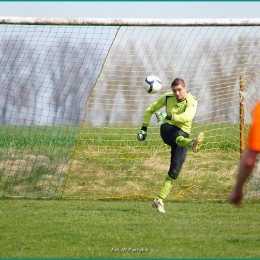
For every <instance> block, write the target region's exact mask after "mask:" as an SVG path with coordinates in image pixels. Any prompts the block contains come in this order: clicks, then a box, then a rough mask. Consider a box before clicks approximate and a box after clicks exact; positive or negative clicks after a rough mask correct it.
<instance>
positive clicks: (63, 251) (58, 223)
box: [0, 200, 260, 258]
mask: <svg viewBox="0 0 260 260" xmlns="http://www.w3.org/2000/svg"><path fill="white" fill-rule="evenodd" d="M165 207H166V214H160V213H157V212H156V211H155V210H154V209H153V208H152V207H151V201H145V202H144V201H82V200H81V201H80V200H75V201H74V200H73V201H72V200H0V214H1V223H0V256H1V258H259V257H260V221H259V212H260V205H259V204H258V203H253V202H252V203H249V202H247V203H246V204H244V205H243V206H242V207H241V208H236V207H234V206H232V205H229V204H225V203H176V202H170V201H169V202H166V204H165Z"/></svg>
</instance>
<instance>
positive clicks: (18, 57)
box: [0, 17, 260, 201]
mask: <svg viewBox="0 0 260 260" xmlns="http://www.w3.org/2000/svg"><path fill="white" fill-rule="evenodd" d="M0 35H1V41H0V63H1V67H0V68H1V74H0V82H1V96H0V106H1V110H0V122H1V131H0V137H1V142H0V146H1V155H2V156H1V159H0V178H1V184H0V196H1V197H2V198H6V197H8V198H12V197H21V198H63V199H90V200H97V199H147V198H148V199H151V198H153V197H155V196H157V194H158V192H159V190H160V188H161V186H162V182H163V180H164V177H165V175H166V174H167V172H168V168H169V164H170V147H168V146H167V145H165V144H164V143H163V142H162V140H161V138H160V133H159V128H160V124H159V123H157V120H156V118H155V116H153V117H152V118H151V122H150V125H149V127H148V136H147V139H146V140H145V141H144V142H139V141H138V140H137V138H136V136H137V133H138V131H139V130H140V127H141V124H142V117H143V113H144V110H145V109H146V108H147V107H148V106H149V105H150V104H151V103H152V102H153V101H154V100H155V99H156V98H158V97H159V96H160V95H162V94H164V93H166V92H169V91H171V89H170V84H171V82H172V80H173V79H174V78H177V77H180V78H183V79H184V81H185V82H186V84H187V88H188V91H190V92H191V93H192V94H194V95H195V96H196V97H197V100H198V109H197V113H196V116H195V119H194V123H193V128H192V132H191V137H195V136H196V135H197V133H199V132H201V131H203V132H204V134H205V140H204V143H203V145H202V147H201V151H200V152H199V153H197V154H194V153H192V152H191V151H188V155H187V159H186V161H185V163H184V166H183V169H182V171H181V173H180V175H179V177H178V179H177V180H176V181H175V182H174V186H173V188H172V191H171V193H170V195H169V197H168V199H169V200H179V201H182V200H192V201H225V200H226V197H227V194H228V192H229V191H230V190H231V188H232V187H233V185H234V181H235V176H236V171H237V165H238V162H239V160H240V155H241V151H242V150H243V149H244V146H245V147H246V138H247V132H248V128H249V125H250V122H251V113H252V109H253V107H254V105H255V103H256V101H257V100H258V99H259V97H260V88H259V85H260V84H259V83H260V82H259V81H260V77H259V68H260V66H259V60H260V19H198V20H191V19H85V18H78V19H74V18H32V17H0ZM151 74H153V75H156V76H158V77H159V78H160V79H161V80H162V85H163V87H162V90H161V91H160V92H159V93H157V94H154V95H151V94H148V93H146V92H145V91H144V89H143V87H142V84H143V80H144V79H145V78H146V76H148V75H151ZM241 87H243V89H241ZM259 182H260V177H259V172H258V171H257V167H256V172H255V173H254V175H253V177H252V178H251V180H250V181H249V185H248V188H247V193H246V194H247V196H246V197H247V198H258V197H259V194H260V193H259Z"/></svg>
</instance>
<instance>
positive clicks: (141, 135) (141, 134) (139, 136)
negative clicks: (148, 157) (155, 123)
mask: <svg viewBox="0 0 260 260" xmlns="http://www.w3.org/2000/svg"><path fill="white" fill-rule="evenodd" d="M146 131H147V127H146V126H142V128H141V130H140V131H139V133H138V134H137V139H138V140H139V141H144V140H145V138H146V136H147V132H146Z"/></svg>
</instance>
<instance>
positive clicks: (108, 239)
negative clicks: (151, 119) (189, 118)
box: [0, 124, 260, 258]
mask: <svg viewBox="0 0 260 260" xmlns="http://www.w3.org/2000/svg"><path fill="white" fill-rule="evenodd" d="M223 127H225V133H229V135H228V136H227V135H222V136H220V135H218V132H221V131H222V129H223ZM136 130H137V129H136V128H133V127H132V128H130V129H119V128H118V129H116V128H105V127H103V128H95V127H92V128H91V127H90V128H84V129H83V131H82V138H81V139H80V142H79V138H78V137H79V132H80V127H6V128H5V127H2V128H1V129H0V155H1V159H0V180H1V182H0V191H1V194H2V199H1V200H0V214H1V222H0V257H1V258H260V224H259V223H260V222H259V212H260V204H259V199H258V197H259V193H258V191H259V189H260V184H259V179H260V178H259V176H256V177H257V178H255V182H253V183H251V184H250V185H251V186H249V187H252V188H250V189H251V190H250V191H251V193H252V194H251V193H249V194H250V196H251V197H250V199H247V200H246V201H245V204H244V205H243V207H241V208H235V207H234V206H232V205H229V204H227V203H226V194H227V193H228V191H229V190H230V189H231V187H232V186H233V183H234V174H235V171H236V165H237V162H238V159H239V145H238V144H239V138H238V127H237V126H223V125H217V124H216V125H211V126H204V127H203V128H202V127H197V128H195V132H194V133H193V135H196V133H197V132H199V131H201V130H203V131H204V133H205V136H206V138H205V144H204V145H203V147H202V149H201V152H200V153H198V154H192V155H190V154H188V160H187V161H186V162H185V165H184V167H183V169H182V173H181V176H180V177H179V178H178V180H177V181H176V182H175V186H174V187H173V191H172V192H171V194H170V195H169V197H168V200H167V201H166V203H165V209H166V214H159V213H157V212H156V211H155V210H154V209H153V208H152V207H151V202H152V199H153V197H154V196H155V195H156V194H157V193H158V191H159V189H160V187H161V184H162V181H163V178H164V177H163V176H164V175H165V173H166V172H167V170H168V166H169V165H168V159H169V149H168V147H165V146H164V147H162V141H161V140H160V138H159V136H158V128H151V129H150V130H149V137H150V140H149V139H148V141H147V142H141V143H140V142H137V140H136ZM77 144H78V146H79V147H78V150H77V153H75V158H74V161H73V167H71V172H70V174H69V178H68V180H69V181H68V184H67V185H66V189H65V191H66V192H65V193H64V194H65V196H64V197H63V199H62V200H61V199H60V198H61V192H62V189H63V187H65V185H64V184H65V179H66V176H67V172H68V169H69V167H70V161H71V160H72V158H73V153H74V151H75V147H76V146H77ZM165 161H167V163H162V162H165ZM104 162H105V163H104ZM220 166H221V167H220ZM151 172H152V174H151ZM252 184H254V185H253V186H252ZM129 192H130V193H131V192H132V193H133V194H134V195H138V196H132V197H131V196H128V197H127V196H126V197H127V199H125V200H120V199H118V198H117V199H114V198H113V196H115V195H117V196H120V195H125V194H126V195H127V194H129ZM253 192H254V193H253ZM140 194H141V195H142V196H141V197H140ZM108 196H111V197H110V200H109V198H108ZM10 197H16V198H17V197H20V199H7V198H10ZM21 197H25V198H28V199H21ZM32 197H34V198H41V199H29V198H32ZM72 197H78V198H79V199H78V200H71V199H68V198H72ZM98 197H99V198H102V197H103V198H104V197H105V198H106V200H104V199H102V200H100V199H97V198H98ZM3 198H5V199H3ZM42 198H48V199H45V200H44V199H42ZM82 198H84V199H82ZM111 198H112V199H113V200H111ZM56 199H57V200H56ZM255 199H256V200H255Z"/></svg>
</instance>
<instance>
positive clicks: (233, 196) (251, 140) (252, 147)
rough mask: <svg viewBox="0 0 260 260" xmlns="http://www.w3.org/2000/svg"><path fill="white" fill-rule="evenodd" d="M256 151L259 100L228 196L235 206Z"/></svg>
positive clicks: (258, 147)
mask: <svg viewBox="0 0 260 260" xmlns="http://www.w3.org/2000/svg"><path fill="white" fill-rule="evenodd" d="M258 153H260V100H259V101H258V103H257V104H256V106H255V109H254V111H253V118H252V124H251V127H250V131H249V135H248V147H247V149H246V151H245V153H244V154H243V157H242V159H241V161H240V165H239V169H238V174H237V181H236V184H235V186H234V189H233V191H231V193H230V194H229V197H228V200H229V202H230V203H233V204H235V205H236V206H239V205H240V204H241V203H242V200H243V187H244V185H245V183H246V181H247V179H248V178H249V177H250V175H251V174H252V172H253V169H254V167H255V162H256V159H257V156H258Z"/></svg>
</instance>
